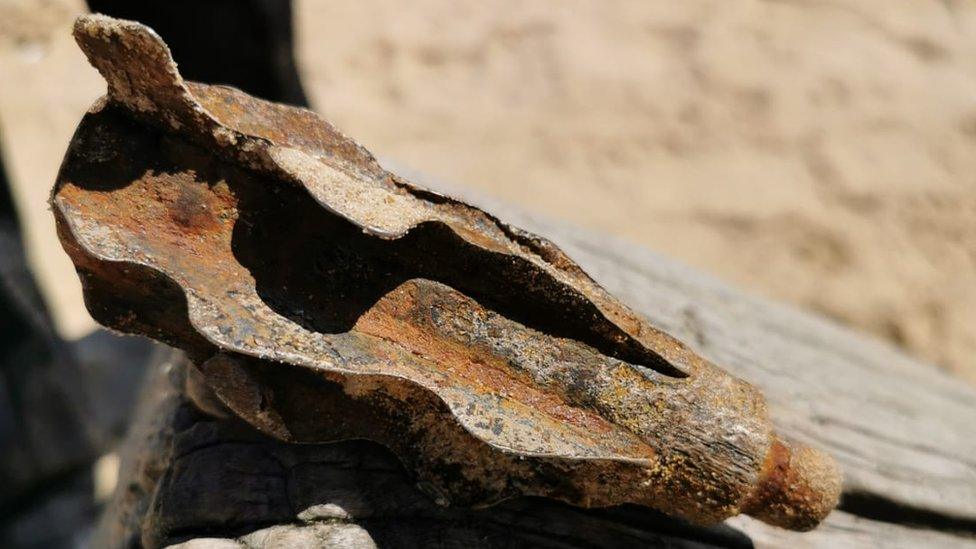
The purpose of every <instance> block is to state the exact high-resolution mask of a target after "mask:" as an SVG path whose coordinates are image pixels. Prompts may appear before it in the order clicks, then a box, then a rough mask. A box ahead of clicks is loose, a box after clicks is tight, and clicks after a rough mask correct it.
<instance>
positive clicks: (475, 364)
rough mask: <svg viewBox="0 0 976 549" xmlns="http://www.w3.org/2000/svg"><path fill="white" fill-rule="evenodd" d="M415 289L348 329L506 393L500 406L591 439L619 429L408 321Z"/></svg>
mask: <svg viewBox="0 0 976 549" xmlns="http://www.w3.org/2000/svg"><path fill="white" fill-rule="evenodd" d="M415 291H417V289H416V287H415V286H411V285H404V286H401V287H400V288H398V289H396V290H394V291H393V292H391V293H389V294H387V295H386V296H385V297H384V298H383V299H381V300H380V301H379V302H377V304H376V305H374V306H373V307H372V308H371V309H370V310H369V311H367V312H366V313H365V314H364V315H363V316H361V317H360V318H359V320H358V321H357V323H356V325H355V327H354V329H355V330H356V331H358V332H361V333H365V334H369V335H373V336H376V337H379V338H382V339H384V340H387V341H391V342H395V343H396V344H398V345H400V346H401V347H403V348H405V349H406V350H408V351H409V352H411V353H413V354H416V355H418V356H422V357H423V358H424V359H426V360H427V361H428V362H432V363H434V364H437V365H439V366H440V368H441V371H442V372H443V373H445V374H447V375H448V376H449V377H450V378H455V379H457V380H458V381H455V383H457V384H459V385H467V386H472V388H473V389H475V390H476V391H477V392H479V393H487V394H496V395H500V396H504V397H506V398H503V399H502V403H503V405H508V406H512V404H511V403H514V402H518V403H521V404H523V405H525V406H528V407H530V408H532V409H534V410H537V411H539V412H542V413H543V414H545V415H547V416H549V417H551V418H553V420H554V421H555V422H558V423H565V424H569V425H572V426H573V427H577V428H578V429H580V430H582V431H583V432H584V433H586V434H587V436H589V437H591V438H594V439H597V438H599V437H601V436H605V435H608V434H611V433H613V432H615V431H618V430H619V429H618V428H617V427H615V426H614V425H613V424H612V423H610V422H609V421H607V420H606V419H604V418H603V417H601V416H600V415H598V414H597V413H595V412H592V411H589V410H585V409H582V408H579V407H575V406H572V405H569V404H567V403H566V402H564V401H562V400H561V399H559V398H558V397H557V396H555V395H554V394H551V393H548V392H546V391H544V390H542V389H541V388H539V387H536V386H534V385H533V384H532V383H531V382H527V381H526V380H524V379H519V376H518V374H516V373H515V372H513V371H512V369H511V365H509V364H508V363H507V362H506V361H505V360H503V359H501V358H499V357H497V356H494V355H491V354H489V353H486V352H484V351H483V350H480V349H477V348H472V347H469V346H466V345H464V344H462V343H460V342H456V341H451V340H448V339H446V338H445V337H444V336H442V335H439V334H436V333H432V332H431V330H430V329H429V328H427V327H425V326H421V325H418V323H416V322H411V319H412V318H414V317H415V316H416V315H417V314H418V313H417V312H416V307H417V301H416V295H414V292H415ZM461 380H463V381H461ZM576 436H579V435H578V434H577V435H576ZM602 442H607V441H605V440H604V441H602ZM635 446H636V444H635ZM628 450H631V451H635V453H638V454H639V455H642V456H646V457H651V456H652V455H653V450H651V449H650V448H649V447H647V446H645V445H640V448H628Z"/></svg>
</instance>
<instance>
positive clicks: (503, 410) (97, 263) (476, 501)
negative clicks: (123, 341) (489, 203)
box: [52, 16, 840, 530]
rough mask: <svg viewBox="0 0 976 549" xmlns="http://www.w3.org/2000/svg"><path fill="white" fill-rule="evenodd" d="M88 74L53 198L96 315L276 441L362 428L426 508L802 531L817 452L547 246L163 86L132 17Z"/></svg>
mask: <svg viewBox="0 0 976 549" xmlns="http://www.w3.org/2000/svg"><path fill="white" fill-rule="evenodd" d="M75 36H76V38H77V40H78V43H79V45H80V46H81V48H82V50H83V51H84V52H85V53H86V54H87V55H88V57H89V59H90V61H91V62H92V63H93V64H94V65H95V66H96V67H97V68H98V69H99V71H100V72H101V73H102V74H103V76H105V78H106V80H107V82H108V90H109V93H108V95H107V96H106V98H104V99H102V100H100V101H99V102H98V103H97V104H96V106H95V107H93V108H92V110H91V111H90V112H89V113H88V114H87V115H86V116H85V118H84V120H83V121H82V123H81V125H80V126H79V129H78V131H77V132H76V134H75V137H74V139H73V140H72V143H71V146H70V148H69V151H68V154H67V155H66V157H65V162H64V164H63V166H62V169H61V172H60V174H59V178H58V182H57V186H56V189H55V192H54V195H53V197H52V206H53V209H54V212H55V217H56V219H57V221H58V234H59V236H60V237H61V240H62V243H63V244H64V246H65V249H66V251H67V252H68V254H69V255H70V256H71V258H72V260H73V261H74V262H75V264H76V265H77V266H78V268H79V273H80V274H81V276H82V280H83V283H84V284H83V287H84V290H85V295H86V303H87V304H88V307H89V310H90V311H91V312H92V314H93V315H94V316H95V317H96V319H98V320H99V321H100V322H102V323H103V324H105V325H107V326H109V327H111V328H114V329H117V330H121V331H126V332H131V333H137V334H143V335H148V336H150V337H153V338H156V339H160V340H162V341H166V342H169V343H171V344H173V345H175V346H177V347H179V348H181V349H183V350H185V351H186V352H187V353H188V355H189V356H190V357H191V358H192V359H193V360H194V362H195V364H196V365H197V367H198V368H199V369H200V371H201V372H202V374H203V375H204V376H205V378H206V380H207V384H208V385H209V386H210V387H211V388H213V389H214V391H215V393H216V395H217V396H218V397H219V398H220V400H221V401H222V402H223V403H225V404H226V405H227V406H228V407H229V408H230V409H232V410H233V411H234V412H235V413H236V415H237V416H238V417H240V418H242V419H244V420H246V421H247V422H248V423H250V424H251V425H252V426H254V427H255V428H257V429H258V430H260V431H262V432H264V433H266V434H269V435H271V436H274V437H276V438H279V439H281V440H284V441H289V442H310V443H316V442H333V441H337V440H344V439H349V438H366V439H369V440H373V441H376V442H380V443H382V444H383V445H384V446H386V447H388V448H390V449H391V450H393V451H394V453H395V454H396V455H397V456H398V458H399V459H400V460H401V462H402V463H403V464H404V465H405V466H406V468H407V469H408V470H410V471H411V473H412V474H413V475H415V476H416V477H417V478H418V479H419V481H420V482H419V484H420V485H421V486H425V487H426V491H427V492H428V493H429V494H430V495H432V497H434V498H435V500H436V501H439V502H441V503H442V504H443V505H447V504H449V503H450V504H452V505H456V506H484V505H489V504H493V503H496V502H499V501H502V500H504V499H507V498H511V497H515V496H545V497H550V498H554V499H559V500H561V501H564V502H567V503H571V504H575V505H581V506H585V507H605V506H610V505H619V504H623V503H634V504H640V505H644V506H647V507H651V508H654V509H657V510H660V511H663V512H665V513H667V514H669V515H672V516H677V517H681V518H684V519H687V520H690V521H694V522H696V523H703V524H704V523H714V522H717V521H721V520H724V519H726V518H728V517H730V516H733V515H736V514H739V513H747V514H749V515H751V516H754V517H758V518H760V519H762V520H764V521H766V522H768V523H770V524H774V525H777V526H782V527H785V528H791V529H797V530H807V529H810V528H813V527H814V526H816V524H818V523H819V522H820V520H822V519H823V517H824V516H825V515H826V514H827V513H828V512H829V511H830V510H831V509H832V508H833V507H834V506H835V505H836V502H837V499H838V496H839V493H840V477H839V473H838V471H837V468H836V465H835V464H834V462H833V461H832V460H831V459H830V458H829V457H828V456H826V455H824V454H822V453H821V452H819V451H817V450H815V449H813V448H811V447H806V446H804V445H802V444H794V443H787V442H784V441H783V440H780V439H779V437H777V435H776V434H775V433H774V432H773V430H772V429H771V425H770V423H769V421H768V417H767V412H766V406H765V403H764V400H763V398H762V396H761V394H760V393H759V392H757V391H756V390H755V388H754V387H752V386H750V385H749V384H747V383H743V382H742V381H741V380H738V379H736V378H735V377H733V376H730V375H728V374H727V373H726V372H724V371H723V370H721V369H720V368H717V367H716V366H714V365H713V364H711V363H710V362H709V361H707V360H705V359H703V358H702V357H701V356H699V355H697V354H695V353H694V352H693V351H692V350H691V349H690V348H689V347H687V346H686V345H684V344H682V343H681V342H679V341H677V340H675V339H674V338H672V337H671V336H669V335H668V334H667V333H665V332H662V331H660V330H658V329H656V328H655V327H654V326H652V325H651V324H649V323H647V322H646V320H644V319H643V318H641V317H640V316H639V315H635V314H634V313H633V312H631V311H630V310H629V309H628V308H627V307H626V306H625V305H623V304H622V303H621V302H620V301H618V300H616V299H615V298H613V297H612V296H611V295H609V294H607V293H606V292H605V291H604V290H603V289H602V288H601V287H600V286H599V285H598V284H596V283H595V282H594V281H593V280H592V279H591V278H589V277H588V276H587V275H586V274H585V273H584V272H583V271H581V270H580V269H579V268H578V266H577V265H576V264H574V263H573V262H572V260H571V259H570V258H569V257H567V256H566V255H565V254H563V253H562V252H561V251H560V250H559V249H558V248H557V247H555V246H553V245H552V244H551V243H550V242H548V241H546V240H544V239H541V238H539V237H537V236H535V235H532V234H530V233H526V232H525V231H522V230H521V229H518V228H516V227H514V226H511V225H508V224H505V223H503V222H501V221H499V220H498V219H497V218H494V217H492V216H490V215H488V214H486V213H485V212H483V211H480V210H478V209H477V208H474V207H471V206H469V205H467V204H464V203H463V202H460V201H457V200H453V199H450V198H447V197H444V196H441V195H438V194H435V193H432V192H430V191H428V190H426V189H423V188H418V187H416V186H414V185H412V184H410V183H409V182H407V181H405V180H402V179H400V178H398V177H397V176H395V175H392V174H390V173H387V172H386V171H384V170H383V169H382V168H381V167H380V166H379V164H378V163H376V162H375V160H374V159H373V158H372V157H371V156H370V155H369V153H368V152H366V151H365V150H364V149H362V147H360V146H358V145H357V144H356V143H354V142H353V141H351V140H349V139H348V138H346V137H345V136H343V135H342V134H340V133H339V132H337V131H336V130H335V129H334V128H332V127H331V126H330V125H329V124H328V123H326V122H325V121H323V120H321V119H319V118H318V117H317V116H315V115H314V114H312V113H310V112H308V111H305V110H301V109H294V108H290V107H286V106H283V105H278V104H273V103H268V102H265V101H261V100H258V99H255V98H252V97H250V96H247V95H245V94H243V93H241V92H238V91H236V90H232V89H229V88H224V87H213V86H206V85H202V84H192V83H191V84H187V83H185V82H184V81H183V80H182V79H181V78H180V76H179V74H178V73H177V71H176V67H175V66H174V64H173V62H172V59H171V58H170V53H169V50H168V49H167V48H166V46H165V44H163V43H162V41H161V40H160V39H159V37H158V36H156V35H155V34H154V33H153V32H152V31H151V30H149V29H148V28H146V27H144V26H142V25H140V24H138V23H133V22H125V21H119V20H115V19H111V18H105V17H98V16H94V17H83V18H80V19H79V20H78V22H77V24H76V26H75Z"/></svg>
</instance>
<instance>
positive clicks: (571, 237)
mask: <svg viewBox="0 0 976 549" xmlns="http://www.w3.org/2000/svg"><path fill="white" fill-rule="evenodd" d="M400 171H401V172H402V171H403V170H400ZM409 177H410V178H411V179H413V180H414V181H421V182H426V184H428V185H430V186H433V187H438V188H440V189H441V190H447V191H448V192H452V191H453V193H454V194H465V193H458V189H450V188H447V189H445V186H444V185H439V184H432V183H431V182H430V181H423V178H422V177H418V176H417V175H415V174H409ZM465 198H467V199H468V200H470V201H473V202H475V203H480V204H481V205H483V206H485V207H486V208H487V209H488V210H489V211H493V212H494V213H497V214H500V215H502V216H503V217H504V218H506V219H508V220H511V221H512V222H514V223H515V224H518V225H521V226H523V227H526V228H528V229H530V230H534V231H536V232H538V233H540V234H542V235H544V236H547V237H549V238H551V239H553V240H554V241H556V243H557V244H559V245H560V246H561V247H563V249H564V250H566V251H567V252H568V253H569V254H570V255H571V256H572V257H573V258H574V259H576V260H577V261H578V262H579V263H580V264H581V265H582V266H583V267H584V268H585V269H586V270H587V271H588V272H589V273H590V274H591V275H592V276H593V277H594V278H595V279H596V280H597V281H599V282H600V283H601V284H603V285H604V286H605V287H607V288H608V289H609V290H610V291H611V292H613V293H614V294H615V295H617V296H618V297H620V298H621V299H622V300H623V301H624V302H625V303H627V304H629V305H631V306H632V307H634V308H635V309H636V310H638V311H639V312H641V313H643V314H644V315H646V316H647V317H648V318H649V319H650V320H651V321H652V322H653V323H654V324H656V325H657V326H659V327H661V328H663V329H665V330H667V331H669V332H671V333H673V334H675V335H677V336H679V337H680V338H682V339H684V341H686V342H687V343H689V344H691V345H692V346H694V347H695V348H696V350H698V351H700V352H702V353H704V354H705V355H706V356H708V357H709V358H711V359H713V360H715V361H716V362H718V363H721V364H723V365H726V367H727V368H729V369H730V370H731V371H732V372H733V373H735V374H736V375H738V376H741V377H743V378H745V379H747V380H748V381H750V382H752V383H754V384H756V385H758V386H760V387H761V388H762V389H763V390H764V392H765V394H766V395H767V398H768V399H769V402H770V406H771V408H772V414H771V415H772V416H773V417H775V418H776V419H777V423H778V424H777V428H778V429H779V430H780V431H781V432H783V433H784V434H786V435H787V436H790V437H793V438H795V439H797V440H799V441H802V442H808V443H811V444H815V445H818V446H820V447H823V448H827V449H828V450H830V451H831V452H832V453H833V454H834V455H835V456H837V457H838V459H839V460H840V461H841V463H842V465H843V467H844V470H845V489H844V492H845V496H844V500H843V501H842V504H841V507H840V510H838V511H835V512H834V513H833V514H832V515H830V517H828V519H827V520H826V522H825V523H824V524H823V525H822V526H821V527H820V528H819V529H817V530H815V531H814V532H811V533H806V534H799V533H793V532H787V531H783V530H779V529H776V528H773V527H769V526H766V525H764V524H762V523H759V522H758V521H754V520H751V519H749V518H746V517H737V518H735V519H732V520H730V521H728V522H727V523H726V524H724V525H720V526H717V527H712V528H700V527H694V526H691V525H688V524H685V523H682V522H680V521H676V520H675V519H670V518H667V517H663V516H661V515H659V514H656V513H654V512H651V511H648V510H645V509H639V508H636V507H629V506H623V507H615V508H610V509H591V510H583V509H578V508H573V507H570V506H566V505H563V504H559V503H556V502H553V501H549V500H544V499H529V498H523V499H517V500H510V501H507V502H504V503H502V504H500V505H497V506H494V507H490V508H486V509H478V510H469V509H463V508H453V507H449V508H443V507H438V506H437V505H436V504H435V503H434V502H432V501H431V500H430V499H428V498H427V497H426V496H424V495H423V494H422V493H421V492H420V491H419V490H418V489H417V488H416V487H415V486H414V485H413V482H412V481H411V480H410V477H409V476H408V475H407V474H406V473H405V472H404V471H403V469H402V468H401V467H400V466H399V464H398V463H397V462H396V460H395V458H393V457H392V456H391V455H390V454H389V452H387V451H386V450H385V449H383V448H382V447H379V446H378V445H375V444H372V443H368V442H363V441H349V442H343V443H337V444H329V445H292V444H285V443H281V442H277V441H274V440H271V439H268V438H266V437H263V436H261V435H259V434H257V433H255V432H254V431H253V430H251V429H250V428H247V427H246V426H244V425H242V424H241V423H240V422H239V421H238V420H236V419H234V418H232V417H224V418H221V419H215V418H214V417H212V415H208V414H205V413H203V412H200V411H199V409H198V407H197V406H194V405H192V404H191V402H190V399H189V397H188V396H187V391H186V389H185V376H186V371H187V370H186V363H185V361H184V360H185V359H183V358H182V357H181V356H180V355H178V354H175V353H174V354H170V355H167V357H165V360H162V365H161V366H159V367H157V369H156V371H155V372H154V379H153V380H151V382H150V384H149V388H148V389H147V392H146V393H145V394H144V396H143V398H142V404H141V408H140V411H139V412H138V413H137V421H136V423H135V425H134V426H133V428H132V430H131V432H130V435H129V439H128V442H127V448H126V450H125V452H124V457H123V459H124V461H123V471H122V474H121V478H120V486H119V489H118V492H117V493H116V495H115V498H114V501H113V503H112V505H111V506H110V508H109V512H108V513H107V515H106V516H105V518H104V520H103V522H102V524H101V526H100V528H99V532H98V535H97V539H96V546H99V547H102V546H104V547H121V546H130V545H131V543H132V542H134V541H137V540H138V541H139V542H140V543H142V544H144V545H145V546H147V547H158V546H165V545H168V544H176V543H181V544H183V545H182V546H183V547H225V546H226V547H241V546H242V545H243V546H246V547H290V546H301V545H302V544H305V545H306V546H323V547H324V546H343V547H372V546H376V545H378V546H383V547H414V546H426V547H511V546H516V547H518V546H534V547H537V546H548V547H582V546H587V547H631V546H654V545H660V544H672V545H674V546H678V547H703V546H721V547H748V546H752V545H756V546H769V547H783V546H790V547H793V546H796V547H826V546H830V547H861V546H885V547H922V546H924V547H961V546H974V547H976V539H974V536H976V458H974V456H976V440H974V439H973V437H972V433H973V428H972V425H974V424H976V407H974V406H973V404H974V403H976V391H974V390H973V389H972V388H971V387H969V386H967V385H965V384H964V383H963V382H961V381H959V380H956V379H954V378H952V377H950V376H948V375H947V374H945V373H943V372H941V371H939V370H937V369H936V368H934V367H932V366H929V365H926V364H922V363H920V362H918V361H916V360H913V359H911V358H909V357H907V356H905V355H904V354H902V353H900V352H898V351H897V350H895V349H893V348H891V347H889V346H887V345H885V344H883V343H880V342H877V341H874V340H871V339H869V338H867V337H864V336H861V335H858V334H855V333H852V332H850V331H848V330H845V329H843V328H841V327H839V326H837V325H835V324H834V323H832V322H829V321H827V320H824V319H822V318H819V317H816V316H814V315H811V314H808V313H803V312H800V311H797V310H794V309H791V308H789V307H785V306H783V305H779V304H775V303H771V302H769V301H767V300H763V299H760V298H756V297H752V296H749V295H746V294H744V293H742V292H740V291H737V290H734V289H732V288H730V287H728V286H726V285H724V284H722V283H721V282H718V281H716V280H714V279H712V278H710V277H708V276H706V275H703V274H701V273H698V272H696V271H694V270H693V269H690V268H688V267H685V266H682V265H679V264H677V263H675V262H673V261H671V260H668V259H666V258H663V257H660V256H658V255H656V254H653V253H651V252H647V251H644V250H640V249H638V248H636V247H634V246H632V245H628V244H626V243H623V242H620V241H617V240H614V239H612V238H609V237H607V236H605V235H597V234H594V233H592V232H589V231H585V230H582V229H579V228H575V227H572V226H569V225H565V224H557V223H552V222H547V221H544V220H541V219H538V218H535V217H532V216H530V215H527V214H525V213H524V212H521V211H518V210H517V209H514V208H511V207H509V206H504V205H500V204H492V203H491V202H490V201H486V200H484V199H483V198H480V197H477V196H475V197H472V196H466V197H465ZM198 401H199V397H198ZM204 408H209V409H211V411H212V412H214V413H219V410H218V409H215V408H212V407H209V406H206V405H205V406H204Z"/></svg>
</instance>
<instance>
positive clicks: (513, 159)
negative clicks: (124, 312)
mask: <svg viewBox="0 0 976 549" xmlns="http://www.w3.org/2000/svg"><path fill="white" fill-rule="evenodd" d="M296 7H297V29H298V41H299V55H300V58H299V62H300V65H301V67H302V70H303V73H304V74H303V76H304V80H305V85H306V88H307V91H308V92H309V95H310V97H311V99H312V101H313V104H314V106H315V108H316V110H318V111H319V112H321V113H322V114H324V115H325V116H326V117H327V118H329V119H330V120H331V121H333V122H334V123H335V124H337V125H338V126H339V127H340V128H341V129H343V130H344V131H345V132H346V133H347V134H349V135H351V136H352V137H354V138H356V139H357V140H359V141H360V142H362V143H364V144H365V145H366V146H367V147H368V148H370V149H371V150H372V151H373V152H374V153H376V154H377V155H379V156H383V157H387V158H392V159H396V160H397V161H398V162H399V163H401V164H403V165H407V166H410V167H413V168H416V169H419V170H422V171H424V172H427V173H430V174H432V175H435V176H438V177H439V178H441V179H445V180H448V181H452V182H454V183H457V184H463V185H470V186H472V187H475V188H477V189H480V190H481V191H482V192H483V193H485V194H489V195H493V196H496V197H498V198H502V199H505V200H508V201H510V202H513V203H517V204H520V205H521V206H523V207H524V208H527V209H530V210H535V211H538V212H540V213H542V214H545V215H547V216H550V217H553V218H564V219H567V220H570V221H572V222H575V223H577V224H580V225H583V226H587V227H591V228H594V229H599V230H603V231H606V232H608V233H611V234H614V235H617V236H620V237H623V238H625V239H629V240H631V241H633V242H635V243H638V244H641V245H645V246H648V247H650V248H653V249H655V250H657V251H659V252H661V253H664V254H667V255H670V256H672V257H675V258H678V259H681V260H683V261H684V262H686V263H689V264H691V265H694V266H696V267H699V268H701V269H703V270H705V271H709V272H712V273H714V274H715V275H717V276H719V277H721V278H724V279H726V280H729V281H731V282H733V283H735V284H737V285H739V286H741V287H744V288H746V289H748V290H749V291H752V292H754V293H759V294H764V295H767V296H770V297H773V298H776V299H780V300H784V301H788V302H792V303H794V304H796V305H799V306H801V307H805V308H808V309H813V310H816V311H819V312H821V313H824V314H826V315H828V316H830V317H833V318H835V319H838V320H839V321H841V322H843V323H846V324H848V325H851V326H854V327H856V328H858V329H861V330H864V331H867V332H871V333H873V334H876V335H877V336H880V337H882V338H885V339H888V340H890V341H892V342H894V343H896V344H898V345H901V346H903V347H904V348H906V349H908V350H909V351H910V352H912V353H914V354H915V355H917V356H920V357H923V358H925V359H927V360H929V361H931V362H933V363H935V364H938V365H939V366H942V367H944V368H946V369H949V370H951V371H954V372H956V373H958V374H961V375H962V376H964V377H966V378H968V379H969V380H971V381H976V2H971V1H966V0H941V1H940V0H775V1H773V0H765V1H760V0H734V1H733V0H716V1H703V0H687V1H685V2H648V1H646V0H634V1H622V0H621V1H608V0H561V1H558V2H556V1H551V2H514V1H495V2H484V1H474V0H443V1H434V0H420V1H416V2H411V3H403V2H397V1H393V0H360V1H357V2H336V1H327V0H300V1H298V2H297V5H296ZM81 9H82V4H81V3H80V2H79V1H78V0H0V139H2V140H3V148H4V154H5V161H6V164H7V169H8V172H9V175H10V176H11V177H12V178H13V180H14V182H15V185H16V186H17V200H18V205H19V206H20V207H21V212H22V216H23V218H24V221H25V222H26V225H27V237H28V243H29V246H30V252H31V260H32V262H33V265H34V266H35V268H36V271H37V274H38V276H39V278H40V281H41V284H42V287H43V289H44V290H45V292H46V295H47V296H48V299H49V302H50V304H51V306H52V308H53V309H54V311H55V313H56V317H57V320H58V323H59V327H60V328H61V329H62V331H63V332H64V333H65V334H66V335H67V336H69V337H77V336H79V335H82V334H84V333H85V332H87V331H88V330H90V329H92V327H93V324H92V321H91V320H90V318H88V315H87V313H85V311H84V308H83V305H82V302H81V296H80V290H79V287H78V281H77V278H76V277H75V275H74V272H73V270H72V268H71V266H70V264H69V262H68V260H67V258H66V257H65V256H64V254H63V253H62V251H61V249H60V246H59V245H58V244H57V241H56V238H55V236H54V227H53V220H52V218H51V215H50V212H49V211H48V210H47V205H46V202H45V201H46V198H47V193H48V191H49V189H50V187H51V185H52V183H53V181H54V177H55V173H56V171H57V168H58V164H59V163H60V159H61V157H62V155H63V153H64V150H65V147H66V145H67V143H68V140H69V138H70V135H71V132H72V131H73V129H74V126H75V124H76V123H77V122H78V120H79V119H80V117H81V115H82V113H83V112H84V110H85V109H86V108H87V107H88V106H89V105H90V104H91V103H92V102H93V101H94V99H95V98H96V97H97V96H99V95H100V94H102V93H103V92H104V85H103V84H102V82H101V80H100V79H99V77H98V76H97V74H96V73H95V71H94V70H93V69H91V68H90V67H89V66H88V64H87V63H86V62H85V60H84V58H83V57H82V55H81V54H80V52H79V51H78V50H77V48H76V47H75V46H74V44H73V42H72V40H71V38H70V32H69V29H70V24H71V21H72V19H73V17H74V15H75V14H77V13H79V12H80V11H81Z"/></svg>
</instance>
